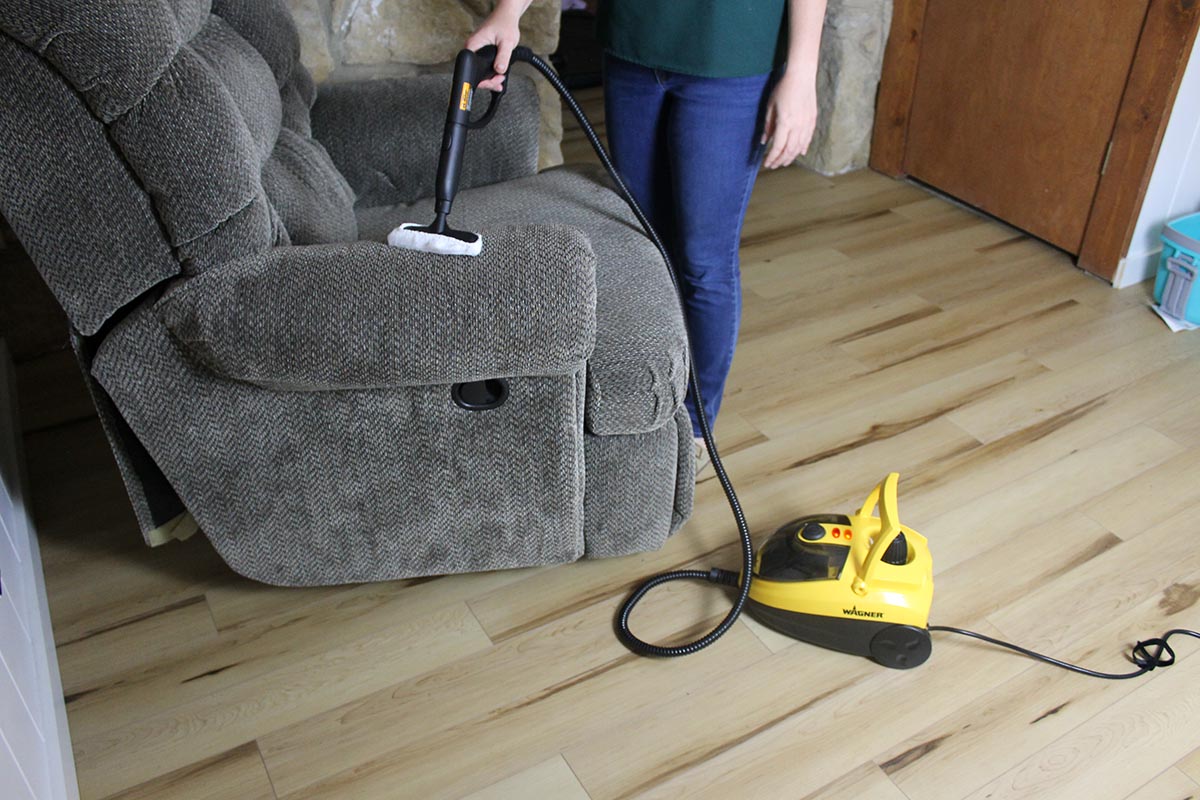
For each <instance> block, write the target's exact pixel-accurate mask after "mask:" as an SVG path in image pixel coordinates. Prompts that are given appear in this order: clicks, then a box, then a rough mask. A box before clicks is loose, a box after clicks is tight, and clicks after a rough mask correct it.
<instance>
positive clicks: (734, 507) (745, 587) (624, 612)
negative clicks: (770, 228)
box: [512, 47, 754, 657]
mask: <svg viewBox="0 0 1200 800" xmlns="http://www.w3.org/2000/svg"><path fill="white" fill-rule="evenodd" d="M512 57H513V60H514V61H524V62H526V63H528V64H531V65H532V66H533V67H534V69H536V70H537V71H538V72H540V73H541V74H542V76H543V77H545V79H546V80H547V81H549V82H550V85H551V86H553V87H554V88H555V90H556V91H557V92H558V93H559V95H560V96H561V97H562V99H563V102H564V103H566V104H567V108H569V109H571V113H572V114H574V115H575V119H576V120H578V122H579V127H580V128H582V129H583V133H584V135H585V136H586V137H587V140H588V142H590V143H591V145H592V149H593V150H595V151H596V156H597V158H599V159H600V163H601V164H603V165H604V169H605V170H606V171H607V172H608V175H609V177H610V178H612V181H613V183H614V184H615V185H616V187H617V192H618V193H619V194H620V195H621V197H622V198H623V199H624V200H625V202H626V203H628V204H629V208H630V210H632V211H633V215H634V216H635V217H637V220H638V222H639V223H641V225H642V228H644V229H645V231H646V235H647V236H649V237H650V240H651V241H652V242H654V246H655V247H657V248H658V252H659V253H661V254H662V257H663V261H665V262H666V265H667V274H668V275H670V276H671V285H672V286H673V287H674V288H675V296H676V298H677V299H678V300H679V308H680V311H681V312H682V313H683V316H684V328H685V332H687V309H686V307H685V304H684V302H683V293H682V291H681V290H680V287H679V277H678V276H677V275H676V273H675V266H674V264H673V263H672V261H671V254H670V253H668V252H667V247H666V245H665V244H663V241H662V239H661V238H660V237H659V235H658V232H657V231H655V230H654V226H653V225H651V224H650V220H649V219H647V218H646V214H645V213H644V212H643V211H642V209H641V207H640V206H639V205H638V202H637V200H635V199H634V197H633V194H632V193H631V192H630V191H629V188H628V187H627V186H626V185H625V182H624V181H623V180H621V176H620V175H619V174H618V173H617V170H616V167H614V166H613V163H612V159H610V158H609V155H608V152H607V151H606V150H605V149H604V145H603V144H601V142H600V138H599V137H598V136H597V135H596V131H595V130H593V129H592V124H591V123H590V122H589V121H588V118H587V115H585V114H584V113H583V109H582V108H580V107H579V103H577V102H576V101H575V98H574V97H572V96H571V93H570V92H569V91H568V90H567V87H566V85H565V84H564V83H563V82H562V79H561V78H559V77H558V73H556V72H555V71H554V69H553V68H552V67H551V66H550V65H549V64H547V63H546V62H545V61H543V60H542V59H541V58H539V57H538V56H537V55H536V54H535V53H534V52H533V51H531V50H529V48H526V47H518V48H516V49H515V50H514V51H513V56H512ZM692 365H693V358H692V346H691V342H690V341H689V342H688V367H689V368H688V376H689V377H688V386H689V391H690V392H691V394H692V400H693V403H694V405H695V407H696V422H697V424H698V425H699V427H700V433H701V435H702V436H703V437H704V444H705V446H706V447H707V448H708V454H709V457H710V458H711V459H712V466H713V472H715V473H716V475H717V480H718V481H720V483H721V489H722V490H724V492H725V498H726V500H728V501H729V510H730V511H732V512H733V519H734V521H735V522H736V523H737V529H738V534H739V536H740V537H741V545H742V576H743V577H742V580H741V581H740V585H739V580H738V575H737V574H735V573H732V572H729V571H727V570H722V569H711V570H701V569H681V570H674V571H671V572H663V573H660V574H658V575H655V576H653V577H652V578H649V579H647V580H646V581H645V582H643V583H642V584H641V585H640V586H638V587H637V589H635V590H634V592H633V594H631V595H630V596H629V598H628V599H627V600H626V601H625V604H624V605H623V606H621V612H620V614H619V615H618V616H617V620H616V626H617V635H618V636H620V638H621V641H622V642H623V643H624V644H625V646H626V647H628V648H629V649H630V650H632V651H633V652H635V653H638V654H640V655H644V656H662V657H668V656H686V655H691V654H692V653H695V652H697V651H699V650H703V649H704V648H705V647H708V646H709V645H710V644H712V643H713V642H715V641H716V640H717V639H720V638H721V636H722V635H724V633H725V632H726V631H727V630H729V628H730V627H731V626H732V625H733V623H734V622H736V621H737V618H738V616H739V615H740V614H741V613H742V608H743V607H744V606H745V605H746V598H747V597H749V595H750V580H751V573H752V572H753V566H754V545H753V543H752V542H751V541H750V526H749V525H748V524H747V523H746V516H745V514H743V513H742V504H741V503H740V502H739V501H738V497H737V492H735V491H734V489H733V484H732V483H730V481H729V476H728V475H727V474H726V473H725V466H724V465H723V464H722V463H721V455H720V453H718V452H717V443H716V441H715V440H714V439H713V435H712V429H711V428H710V427H709V424H708V416H707V415H706V414H705V413H704V399H703V397H702V396H701V394H700V382H699V380H698V379H697V378H696V371H695V370H694V369H692V368H691V367H692ZM685 579H686V580H703V581H709V582H710V583H719V584H723V585H726V586H734V587H738V594H737V598H736V599H735V600H734V603H733V607H732V608H731V609H729V613H728V614H726V615H725V618H724V619H723V620H721V622H720V623H718V625H717V626H716V627H715V628H713V629H712V630H711V631H709V632H708V633H706V634H704V635H703V636H701V637H700V638H699V639H696V640H694V641H691V642H687V643H686V644H680V645H674V646H672V647H663V646H661V645H656V644H651V643H650V642H647V641H644V640H642V639H639V638H638V637H637V636H636V635H635V634H634V633H633V631H631V630H630V629H629V615H630V614H632V613H633V609H634V607H635V606H636V605H637V604H638V603H639V602H640V601H641V599H642V598H643V597H645V596H646V593H647V592H649V591H650V590H651V589H653V588H654V587H656V586H659V585H660V584H663V583H667V582H668V581H678V580H685Z"/></svg>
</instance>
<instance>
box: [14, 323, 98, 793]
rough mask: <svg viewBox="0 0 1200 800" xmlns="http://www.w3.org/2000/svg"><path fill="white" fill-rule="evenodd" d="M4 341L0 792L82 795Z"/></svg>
mask: <svg viewBox="0 0 1200 800" xmlns="http://www.w3.org/2000/svg"><path fill="white" fill-rule="evenodd" d="M13 383H14V382H13V380H12V373H11V369H10V364H9V359H8V351H7V349H6V348H5V346H4V340H3V339H0V797H2V798H4V800H73V799H74V798H78V797H79V790H78V787H77V786H76V784H75V763H74V760H73V758H72V756H71V748H70V741H69V738H68V735H67V718H66V711H65V709H64V707H63V693H62V682H61V680H60V679H59V674H58V661H57V660H56V657H55V652H54V635H53V633H52V632H51V630H50V613H49V609H48V608H47V606H46V587H45V584H44V582H43V579H42V563H41V557H40V554H39V552H38V544H37V537H36V536H35V535H34V531H33V525H32V523H31V521H30V519H29V513H28V505H27V504H26V502H25V496H24V491H23V488H24V481H23V479H22V464H21V458H20V450H21V443H20V428H19V426H18V425H17V424H16V414H15V406H16V401H15V397H14V393H13Z"/></svg>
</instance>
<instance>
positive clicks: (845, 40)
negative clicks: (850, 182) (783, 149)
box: [797, 0, 892, 175]
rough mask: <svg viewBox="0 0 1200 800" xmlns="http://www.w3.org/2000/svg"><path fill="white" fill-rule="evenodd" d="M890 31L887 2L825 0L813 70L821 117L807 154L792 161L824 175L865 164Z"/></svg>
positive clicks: (889, 9) (888, 2)
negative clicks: (818, 52) (816, 64)
mask: <svg viewBox="0 0 1200 800" xmlns="http://www.w3.org/2000/svg"><path fill="white" fill-rule="evenodd" d="M891 27H892V0H829V5H828V7H827V11H826V13H825V30H824V32H823V33H822V35H821V60H820V66H819V68H818V70H817V102H818V104H819V105H820V113H821V115H820V118H819V120H818V122H817V130H816V131H815V133H814V134H813V140H812V144H811V145H810V146H809V150H808V154H807V155H805V156H801V157H800V159H799V160H798V161H797V163H799V164H803V165H804V166H806V167H808V168H809V169H813V170H816V171H817V172H820V173H822V174H824V175H839V174H841V173H843V172H850V171H851V170H856V169H862V168H863V167H865V166H866V165H867V157H868V156H869V155H870V152H871V128H872V127H873V125H874V123H875V95H876V92H877V90H878V88H879V73H880V70H881V68H882V66H883V50H884V47H885V45H886V44H887V38H888V32H889V31H890V30H891Z"/></svg>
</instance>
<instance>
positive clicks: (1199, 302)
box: [1154, 214, 1200, 325]
mask: <svg viewBox="0 0 1200 800" xmlns="http://www.w3.org/2000/svg"><path fill="white" fill-rule="evenodd" d="M1162 243H1163V250H1162V256H1161V258H1160V259H1159V262H1158V275H1157V276H1156V277H1155V278H1154V302H1155V303H1158V305H1159V307H1160V308H1162V310H1163V311H1165V312H1167V313H1168V314H1170V315H1171V316H1172V317H1175V318H1176V319H1186V320H1187V321H1188V322H1191V323H1194V324H1197V325H1200V289H1198V288H1197V285H1198V284H1200V281H1197V280H1196V271H1197V269H1200V214H1189V215H1188V216H1186V217H1180V218H1179V219H1177V220H1175V221H1174V222H1168V223H1167V224H1166V225H1165V226H1164V227H1163V232H1162Z"/></svg>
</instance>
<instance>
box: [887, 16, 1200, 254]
mask: <svg viewBox="0 0 1200 800" xmlns="http://www.w3.org/2000/svg"><path fill="white" fill-rule="evenodd" d="M1198 22H1200V3H1198V2H1196V0H1053V2H1048V0H895V14H894V18H893V23H892V31H891V36H890V37H889V39H888V48H887V53H886V55H885V59H884V68H883V77H882V80H881V83H880V89H879V101H878V104H877V108H876V116H875V131H874V136H873V138H872V142H871V166H872V167H874V168H875V169H877V170H879V171H881V172H884V173H886V174H889V175H894V176H901V175H905V174H907V175H911V176H913V177H914V178H917V179H919V180H921V181H923V182H925V183H928V184H929V185H931V186H933V187H935V188H937V189H939V190H941V191H944V192H946V193H947V194H950V195H952V196H954V197H957V198H960V199H962V200H964V201H965V202H967V203H969V204H971V205H974V206H976V207H978V208H980V209H982V210H984V211H986V212H988V213H990V214H993V215H995V216H997V217H999V218H1001V219H1003V220H1005V221H1006V222H1009V223H1011V224H1012V225H1014V226H1016V227H1018V228H1022V229H1024V230H1026V231H1028V232H1030V233H1032V234H1033V235H1035V236H1038V237H1040V238H1042V239H1045V240H1046V241H1049V242H1051V243H1053V244H1055V245H1057V246H1058V247H1061V248H1063V249H1064V250H1067V251H1069V252H1072V253H1075V254H1077V255H1078V256H1079V264H1080V266H1082V267H1084V268H1085V269H1088V270H1091V271H1093V272H1096V273H1097V274H1099V275H1102V276H1105V277H1111V276H1112V275H1113V274H1114V272H1115V271H1116V268H1117V265H1118V262H1119V261H1120V259H1121V257H1123V256H1124V254H1125V251H1126V249H1127V247H1128V244H1129V239H1130V237H1131V236H1132V232H1133V225H1134V223H1135V221H1136V219H1137V214H1138V211H1139V210H1140V208H1141V202H1142V198H1143V197H1144V195H1145V188H1146V184H1147V182H1148V181H1149V178H1150V174H1151V171H1152V170H1153V167H1154V159H1155V156H1156V155H1157V153H1158V146H1159V143H1160V142H1161V139H1162V133H1163V130H1164V129H1165V127H1166V123H1167V120H1168V119H1169V116H1170V110H1171V106H1172V103H1173V101H1174V99H1175V92H1176V91H1177V89H1178V86H1179V80H1180V78H1181V77H1182V74H1183V69H1184V67H1185V66H1186V62H1187V56H1188V54H1189V53H1190V50H1191V46H1192V42H1193V40H1194V38H1195V35H1196V28H1197V23H1198Z"/></svg>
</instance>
